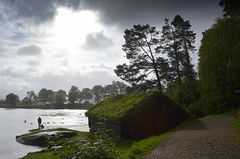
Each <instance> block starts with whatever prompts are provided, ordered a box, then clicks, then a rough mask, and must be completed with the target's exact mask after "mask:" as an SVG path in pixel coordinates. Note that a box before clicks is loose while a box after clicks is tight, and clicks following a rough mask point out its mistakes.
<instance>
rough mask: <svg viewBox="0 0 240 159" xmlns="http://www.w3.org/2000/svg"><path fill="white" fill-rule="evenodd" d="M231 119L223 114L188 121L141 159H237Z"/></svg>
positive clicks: (239, 152) (238, 143)
mask: <svg viewBox="0 0 240 159" xmlns="http://www.w3.org/2000/svg"><path fill="white" fill-rule="evenodd" d="M233 119H234V115H233V114H224V115H216V116H212V117H208V118H205V119H202V120H195V121H192V122H191V123H189V125H188V126H187V127H186V128H184V130H180V131H178V132H177V133H176V134H174V135H172V136H171V137H169V138H168V139H166V140H165V141H164V142H162V143H161V144H160V145H159V146H158V147H157V148H156V149H155V150H154V151H152V152H151V154H149V155H147V156H146V157H145V158H144V159H240V141H239V138H238V136H237V135H236V133H235V131H234V128H233V127H232V121H233Z"/></svg>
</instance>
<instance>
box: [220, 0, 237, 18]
mask: <svg viewBox="0 0 240 159" xmlns="http://www.w3.org/2000/svg"><path fill="white" fill-rule="evenodd" d="M219 5H220V6H221V7H223V8H224V16H225V17H227V16H230V17H236V16H239V15H240V1H239V0H221V1H220V3H219Z"/></svg>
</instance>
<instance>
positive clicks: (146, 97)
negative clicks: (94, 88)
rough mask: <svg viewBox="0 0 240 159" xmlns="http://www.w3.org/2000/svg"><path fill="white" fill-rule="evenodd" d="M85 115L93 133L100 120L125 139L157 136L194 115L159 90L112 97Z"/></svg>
mask: <svg viewBox="0 0 240 159" xmlns="http://www.w3.org/2000/svg"><path fill="white" fill-rule="evenodd" d="M86 115H87V116H88V119H89V127H90V131H92V132H94V131H95V130H96V129H97V128H98V124H97V123H99V122H101V123H104V125H105V128H107V129H112V130H113V132H114V133H115V135H117V136H119V137H120V138H125V139H138V138H146V137H149V136H153V135H158V134H160V133H164V132H166V131H168V130H169V129H171V128H173V127H175V126H177V125H178V124H179V123H181V122H183V121H185V120H187V119H190V118H191V117H190V116H189V114H188V113H187V112H186V111H185V110H184V109H183V108H181V106H179V105H178V104H177V103H176V102H174V101H173V100H171V99H170V98H169V97H167V96H165V95H163V94H162V93H160V92H154V93H148V94H134V95H127V96H117V97H114V98H109V99H106V100H104V101H102V102H100V103H98V104H97V105H96V106H94V107H93V108H91V109H90V110H89V111H88V112H87V113H86Z"/></svg>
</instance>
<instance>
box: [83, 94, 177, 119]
mask: <svg viewBox="0 0 240 159" xmlns="http://www.w3.org/2000/svg"><path fill="white" fill-rule="evenodd" d="M163 98H164V100H167V101H168V102H169V104H174V105H176V103H175V102H174V101H172V100H171V99H170V98H168V97H166V96H165V95H163V94H162V93H160V92H152V93H141V94H131V95H121V96H117V97H113V98H109V99H105V100H104V101H102V102H100V103H98V104H96V105H95V106H94V107H93V108H91V109H90V110H89V111H88V112H87V113H86V115H87V116H89V117H97V118H107V119H111V120H113V121H121V119H123V118H124V117H125V116H127V114H128V112H129V111H131V110H132V109H134V108H141V107H143V106H145V105H146V104H147V105H152V104H154V103H151V102H154V101H155V100H161V99H163Z"/></svg>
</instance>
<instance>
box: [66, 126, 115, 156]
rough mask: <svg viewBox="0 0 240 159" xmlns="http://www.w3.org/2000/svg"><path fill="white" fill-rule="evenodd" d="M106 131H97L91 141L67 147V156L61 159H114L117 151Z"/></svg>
mask: <svg viewBox="0 0 240 159" xmlns="http://www.w3.org/2000/svg"><path fill="white" fill-rule="evenodd" d="M108 134H109V133H108V130H104V129H98V130H97V131H96V132H95V133H94V135H93V140H90V141H85V142H84V143H79V144H77V145H74V146H73V147H69V149H71V150H69V151H68V154H67V155H64V156H62V158H63V159H116V158H118V155H119V154H118V150H117V148H116V146H115V144H114V143H113V142H112V139H111V138H110V137H109V135H108Z"/></svg>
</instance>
